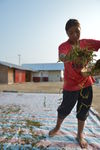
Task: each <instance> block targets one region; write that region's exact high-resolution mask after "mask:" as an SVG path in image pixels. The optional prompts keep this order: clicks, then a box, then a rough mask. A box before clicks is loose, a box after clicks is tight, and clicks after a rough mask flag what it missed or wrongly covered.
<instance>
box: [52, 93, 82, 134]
mask: <svg viewBox="0 0 100 150" xmlns="http://www.w3.org/2000/svg"><path fill="white" fill-rule="evenodd" d="M78 94H79V91H78V92H69V91H63V101H62V103H61V105H60V106H59V107H58V109H57V111H58V118H57V123H56V126H55V128H54V129H52V130H51V131H50V132H49V135H50V136H54V135H55V134H56V133H57V131H58V130H59V129H60V126H61V124H62V122H63V120H64V119H65V117H66V116H67V115H69V114H70V112H71V110H72V109H73V107H74V105H75V103H76V100H77V99H78Z"/></svg>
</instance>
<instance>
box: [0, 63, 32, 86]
mask: <svg viewBox="0 0 100 150" xmlns="http://www.w3.org/2000/svg"><path fill="white" fill-rule="evenodd" d="M30 81H32V71H31V70H30V69H27V68H24V67H22V66H18V65H15V64H11V63H7V62H3V61H0V83H5V84H12V83H22V82H30Z"/></svg>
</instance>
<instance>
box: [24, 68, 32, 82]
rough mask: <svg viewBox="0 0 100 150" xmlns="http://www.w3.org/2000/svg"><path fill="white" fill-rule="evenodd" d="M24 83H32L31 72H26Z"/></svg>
mask: <svg viewBox="0 0 100 150" xmlns="http://www.w3.org/2000/svg"><path fill="white" fill-rule="evenodd" d="M25 78H26V82H31V81H32V72H31V71H26V77H25Z"/></svg>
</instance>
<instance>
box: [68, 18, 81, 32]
mask: <svg viewBox="0 0 100 150" xmlns="http://www.w3.org/2000/svg"><path fill="white" fill-rule="evenodd" d="M72 26H79V27H80V23H79V21H78V20H77V19H69V20H68V21H67V22H66V25H65V30H66V33H67V31H68V30H69V28H71V27H72Z"/></svg>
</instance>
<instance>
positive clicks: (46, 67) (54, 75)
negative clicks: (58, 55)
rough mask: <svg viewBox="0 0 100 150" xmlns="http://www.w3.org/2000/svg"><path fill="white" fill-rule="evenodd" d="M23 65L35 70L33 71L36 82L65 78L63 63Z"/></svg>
mask: <svg viewBox="0 0 100 150" xmlns="http://www.w3.org/2000/svg"><path fill="white" fill-rule="evenodd" d="M22 66H23V67H24V68H28V69H31V70H32V71H34V72H33V73H32V78H33V81H34V82H41V81H61V80H62V78H63V76H62V72H63V70H64V65H63V63H39V64H23V65H22Z"/></svg>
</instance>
